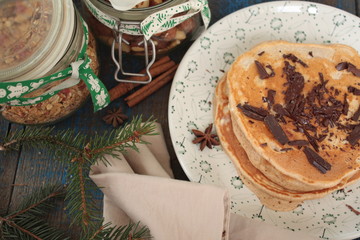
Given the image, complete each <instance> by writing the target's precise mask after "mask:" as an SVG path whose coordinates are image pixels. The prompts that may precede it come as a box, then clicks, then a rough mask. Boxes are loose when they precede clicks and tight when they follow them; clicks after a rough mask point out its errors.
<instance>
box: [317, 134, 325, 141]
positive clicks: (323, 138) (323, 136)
mask: <svg viewBox="0 0 360 240" xmlns="http://www.w3.org/2000/svg"><path fill="white" fill-rule="evenodd" d="M326 137H327V135H325V134H321V135H320V136H319V137H318V138H317V141H318V142H322V141H324V140H325V138H326Z"/></svg>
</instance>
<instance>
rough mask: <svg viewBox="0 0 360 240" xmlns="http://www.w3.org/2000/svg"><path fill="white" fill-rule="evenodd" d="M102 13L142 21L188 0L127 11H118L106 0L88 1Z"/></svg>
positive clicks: (168, 0) (166, 2) (172, 0)
mask: <svg viewBox="0 0 360 240" xmlns="http://www.w3.org/2000/svg"><path fill="white" fill-rule="evenodd" d="M88 1H90V2H91V3H92V4H93V5H94V6H96V7H97V8H98V9H99V10H101V11H102V12H104V13H106V14H108V15H109V16H111V17H114V18H117V19H120V20H127V21H142V20H144V19H145V18H146V17H148V16H149V15H151V14H153V13H156V12H157V11H160V10H162V9H164V8H168V7H173V6H176V5H178V4H181V3H184V2H187V1H188V0H167V1H165V2H163V3H161V4H157V5H154V6H151V7H146V8H133V9H130V10H127V11H120V10H116V9H114V8H113V7H112V5H111V3H110V2H105V1H104V0H88Z"/></svg>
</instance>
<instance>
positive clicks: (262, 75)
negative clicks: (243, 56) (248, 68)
mask: <svg viewBox="0 0 360 240" xmlns="http://www.w3.org/2000/svg"><path fill="white" fill-rule="evenodd" d="M255 65H256V68H257V70H258V73H259V75H260V79H267V78H269V77H272V76H274V75H275V73H274V71H273V70H272V68H271V66H270V65H267V66H266V67H267V68H269V69H270V70H271V71H272V73H271V74H269V73H268V72H267V71H266V69H265V67H264V66H263V65H262V64H261V63H260V62H259V61H257V60H255Z"/></svg>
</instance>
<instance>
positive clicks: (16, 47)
mask: <svg viewBox="0 0 360 240" xmlns="http://www.w3.org/2000/svg"><path fill="white" fill-rule="evenodd" d="M74 19H75V14H74V7H73V3H72V1H71V0H61V1H59V0H4V1H0V41H1V43H2V44H1V45H0V81H23V80H29V79H33V78H39V77H42V76H43V75H44V74H46V73H48V72H49V71H50V70H51V68H53V67H54V66H55V65H56V63H57V62H58V61H59V60H60V59H61V57H62V56H63V55H64V53H65V52H66V49H67V48H68V45H69V43H70V42H71V38H72V36H73V30H74V22H75V20H74Z"/></svg>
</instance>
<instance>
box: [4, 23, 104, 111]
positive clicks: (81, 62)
mask: <svg viewBox="0 0 360 240" xmlns="http://www.w3.org/2000/svg"><path fill="white" fill-rule="evenodd" d="M82 23H83V28H84V38H85V41H84V44H83V46H82V49H81V51H80V53H79V55H78V57H77V59H76V61H75V62H73V63H72V64H71V65H70V66H69V67H67V68H66V69H64V70H62V71H59V72H57V73H54V74H52V75H49V76H46V77H42V78H38V79H33V80H25V81H20V82H0V104H7V105H11V106H26V105H33V104H37V103H40V102H42V101H45V100H47V99H49V98H51V97H52V96H54V95H55V94H57V93H58V92H60V91H61V90H62V89H65V88H69V87H71V86H74V85H76V84H78V83H79V82H80V79H81V80H83V81H84V83H85V84H86V86H87V87H88V89H89V92H90V95H91V98H92V101H93V105H94V111H98V110H100V109H102V108H104V107H106V106H107V105H108V104H109V103H110V96H109V93H108V91H107V89H106V87H105V86H104V84H103V83H102V82H101V80H100V79H99V78H98V77H97V76H96V74H95V73H94V72H93V70H92V69H91V68H90V62H91V59H90V58H89V57H88V56H87V54H86V49H87V47H88V42H89V31H88V27H87V25H86V23H85V22H84V21H83V20H82ZM65 79H66V80H65ZM60 80H65V81H64V82H62V83H60V84H59V85H57V86H56V87H54V88H52V89H50V90H49V91H47V92H45V93H44V94H42V95H41V96H37V97H32V98H25V97H23V96H24V95H26V94H28V93H31V92H33V91H35V90H36V89H39V88H41V87H43V86H45V85H47V84H49V83H52V82H56V81H60Z"/></svg>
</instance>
